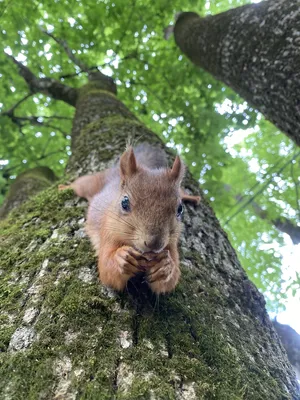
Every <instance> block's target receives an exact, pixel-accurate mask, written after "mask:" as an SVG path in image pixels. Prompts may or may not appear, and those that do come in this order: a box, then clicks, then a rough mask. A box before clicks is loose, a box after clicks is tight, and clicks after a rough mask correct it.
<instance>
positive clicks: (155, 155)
mask: <svg viewBox="0 0 300 400" xmlns="http://www.w3.org/2000/svg"><path fill="white" fill-rule="evenodd" d="M133 151H134V155H135V158H136V160H137V162H138V164H140V165H142V166H145V167H147V168H150V169H156V168H167V167H168V159H167V157H166V154H165V152H164V151H163V150H162V149H161V148H159V147H154V146H153V145H151V144H148V143H141V144H139V145H138V146H136V147H134V148H133Z"/></svg>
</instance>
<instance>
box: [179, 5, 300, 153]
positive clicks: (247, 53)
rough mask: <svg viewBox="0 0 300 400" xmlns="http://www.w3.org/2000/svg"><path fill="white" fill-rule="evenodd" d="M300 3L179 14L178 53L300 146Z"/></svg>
mask: <svg viewBox="0 0 300 400" xmlns="http://www.w3.org/2000/svg"><path fill="white" fill-rule="evenodd" d="M299 10H300V1H299V0H272V1H271V0H270V1H264V2H261V3H258V4H249V5H245V6H243V7H238V8H235V9H232V10H229V11H227V12H224V13H221V14H218V15H214V16H212V17H211V16H209V17H206V18H200V17H199V16H198V15H197V14H195V13H192V12H185V13H182V14H180V15H179V17H178V19H177V22H176V24H175V28H174V35H175V41H176V43H177V45H178V46H179V48H180V49H181V50H182V51H183V53H185V54H186V55H187V57H189V59H190V60H192V61H193V63H195V64H196V65H198V66H200V67H203V68H204V69H206V70H207V71H208V72H210V73H211V74H212V75H214V76H215V77H216V78H217V79H219V80H221V81H223V82H224V83H226V84H227V85H228V86H230V87H231V88H232V89H234V90H235V91H236V92H237V93H238V94H240V95H241V96H242V97H244V98H245V99H246V100H247V101H249V103H251V104H252V105H253V106H254V107H256V108H257V109H258V110H259V111H260V112H261V113H263V114H264V116H265V117H266V118H267V119H269V120H270V121H272V122H273V123H274V124H275V125H276V126H277V127H278V128H279V129H281V130H282V131H283V132H284V133H286V134H287V135H288V136H289V137H290V138H291V139H292V140H293V141H294V142H295V143H296V144H297V145H298V146H299V145H300V100H299V99H300V79H299V78H300V71H299V63H300V37H299V32H300V12H299Z"/></svg>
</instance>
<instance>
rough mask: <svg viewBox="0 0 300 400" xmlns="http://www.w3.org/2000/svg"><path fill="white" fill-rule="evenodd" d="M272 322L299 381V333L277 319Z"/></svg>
mask: <svg viewBox="0 0 300 400" xmlns="http://www.w3.org/2000/svg"><path fill="white" fill-rule="evenodd" d="M273 324H274V327H275V329H276V331H277V333H278V335H279V337H280V339H281V341H282V344H283V346H284V348H285V350H286V352H287V355H288V358H289V360H290V362H291V364H292V366H293V367H294V370H295V372H296V375H297V379H298V380H299V381H300V335H299V334H298V333H297V332H296V331H295V330H294V329H293V328H291V327H290V326H289V325H283V324H280V323H279V322H278V321H273Z"/></svg>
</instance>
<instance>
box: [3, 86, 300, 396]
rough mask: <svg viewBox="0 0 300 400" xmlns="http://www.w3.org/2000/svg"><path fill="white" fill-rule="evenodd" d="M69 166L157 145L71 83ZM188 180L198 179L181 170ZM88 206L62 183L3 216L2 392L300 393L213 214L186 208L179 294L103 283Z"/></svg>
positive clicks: (99, 163)
mask: <svg viewBox="0 0 300 400" xmlns="http://www.w3.org/2000/svg"><path fill="white" fill-rule="evenodd" d="M73 132H74V133H73V135H74V136H73V145H72V149H73V154H72V157H71V158H70V162H69V165H68V171H69V173H70V175H71V176H72V177H74V176H77V175H79V174H84V173H88V172H94V171H99V170H100V169H103V168H106V167H108V166H109V165H111V164H112V163H113V162H114V160H116V158H117V157H118V156H119V155H120V153H121V152H122V151H123V150H124V148H125V144H126V142H127V140H128V137H131V138H132V140H135V141H137V140H140V138H142V140H143V141H147V142H150V143H152V144H153V145H155V146H159V147H163V144H162V142H161V141H160V140H159V139H158V137H157V136H156V135H155V134H154V133H152V132H151V131H150V130H148V129H147V128H146V127H145V126H144V125H143V124H141V123H140V122H139V121H138V120H137V119H136V118H135V117H134V116H133V115H132V114H131V112H130V111H128V110H127V109H126V107H125V106H124V105H123V104H122V103H121V102H120V101H119V100H118V99H117V98H116V97H115V95H114V94H113V93H112V91H108V89H107V88H106V90H103V89H102V86H101V82H100V81H98V82H97V81H91V82H90V83H89V84H88V85H87V86H85V87H83V88H82V89H80V90H79V93H78V101H77V109H76V116H75V119H74V128H73ZM185 186H186V187H187V188H190V189H191V190H193V191H194V192H196V191H197V190H198V186H197V184H196V182H195V181H194V180H192V179H191V178H190V176H188V177H187V179H186V181H185ZM85 208H86V203H85V202H83V201H82V200H80V199H78V198H75V197H74V196H73V194H72V193H71V192H69V191H67V192H59V191H57V189H56V187H53V188H52V189H50V190H47V191H45V192H43V193H41V194H38V195H37V196H36V197H35V198H34V199H31V200H29V202H27V203H26V204H24V205H22V206H21V207H20V208H18V209H16V210H15V211H14V212H13V213H11V214H10V215H9V216H8V218H7V219H6V220H5V221H3V222H2V223H1V226H0V232H1V241H0V260H1V265H0V266H1V272H2V275H1V291H0V296H1V300H0V307H1V328H0V329H1V330H0V342H1V344H0V345H1V350H2V353H1V355H0V363H1V364H0V368H1V369H0V374H1V379H0V392H1V396H0V397H1V398H6V399H14V400H15V399H22V400H23V399H37V398H39V399H49V398H55V399H75V398H78V399H79V398H80V399H130V400H134V399H189V400H193V399H219V400H226V399H228V400H233V399H242V398H243V399H268V400H272V399H274V400H275V399H276V400H278V399H299V398H300V397H299V392H298V387H297V383H296V380H295V375H294V372H293V370H292V368H291V366H290V364H289V362H288V360H287V357H286V354H285V352H284V350H283V348H282V346H281V344H280V342H279V339H278V336H277V334H276V333H275V331H274V328H273V326H272V323H271V322H270V320H269V318H268V315H267V313H266V310H265V303H264V299H263V297H262V295H261V294H260V293H259V292H258V290H257V289H256V288H255V287H254V286H253V284H252V283H251V282H250V281H249V280H248V279H247V277H246V275H245V273H244V271H243V270H242V268H241V266H240V264H239V262H238V260H237V258H236V254H235V252H234V250H233V249H232V247H231V246H230V244H229V242H228V239H227V237H226V235H225V233H224V232H223V231H222V230H221V228H220V225H219V223H218V221H217V220H216V218H215V216H214V213H213V211H212V210H211V208H210V207H209V206H208V205H207V204H206V202H205V201H204V202H202V203H201V205H200V206H199V208H197V209H194V208H193V207H192V206H187V209H186V213H185V216H184V229H183V232H182V237H181V245H180V254H181V260H182V262H181V268H182V272H183V274H182V279H181V283H180V285H179V286H178V288H177V289H176V291H175V293H173V294H171V295H168V296H161V297H160V298H156V297H155V296H154V295H152V294H151V293H150V292H149V290H148V289H147V287H146V284H145V283H139V282H134V283H132V284H131V285H129V286H128V292H126V293H124V294H116V293H115V292H113V291H111V290H109V289H107V288H105V287H103V286H102V285H101V284H100V283H99V282H98V280H97V276H96V260H95V257H94V252H93V250H92V249H91V246H90V243H89V241H88V239H87V238H86V236H85V234H84V230H83V222H84V218H83V216H84V212H85Z"/></svg>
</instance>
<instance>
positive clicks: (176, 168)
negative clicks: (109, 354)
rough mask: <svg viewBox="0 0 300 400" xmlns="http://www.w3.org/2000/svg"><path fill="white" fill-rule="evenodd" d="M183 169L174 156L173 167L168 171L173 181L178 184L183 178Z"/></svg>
mask: <svg viewBox="0 0 300 400" xmlns="http://www.w3.org/2000/svg"><path fill="white" fill-rule="evenodd" d="M184 171H185V167H184V164H183V162H182V161H181V159H180V157H179V156H176V158H175V161H174V163H173V166H172V168H171V171H170V176H171V178H172V179H173V180H175V181H176V182H178V183H180V182H181V181H182V179H183V176H184Z"/></svg>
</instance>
